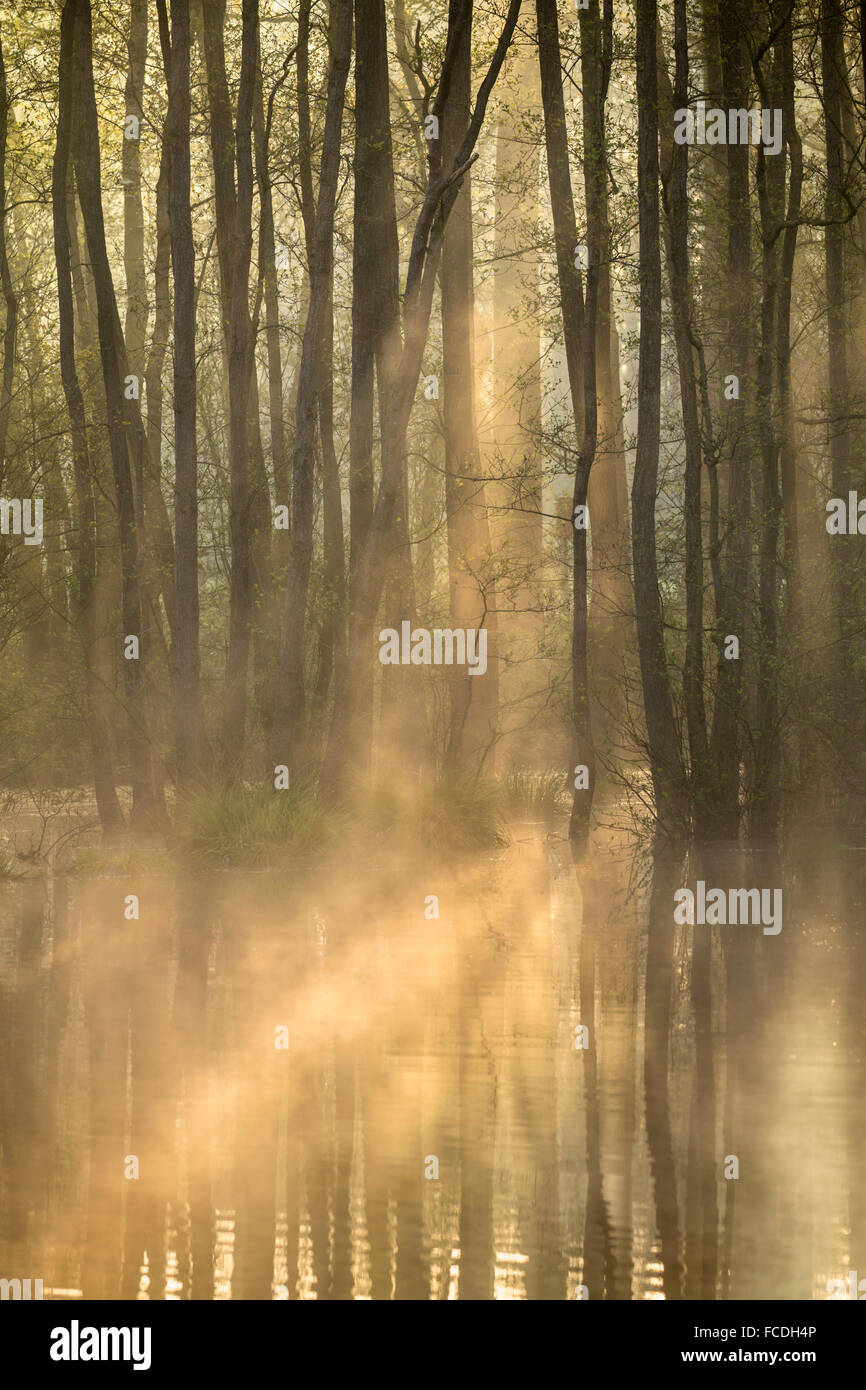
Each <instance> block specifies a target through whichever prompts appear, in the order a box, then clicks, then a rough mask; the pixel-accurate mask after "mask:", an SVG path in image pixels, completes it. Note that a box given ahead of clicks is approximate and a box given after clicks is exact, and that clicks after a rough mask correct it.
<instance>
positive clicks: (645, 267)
mask: <svg viewBox="0 0 866 1390" xmlns="http://www.w3.org/2000/svg"><path fill="white" fill-rule="evenodd" d="M636 8H637V99H638V216H639V228H640V230H639V242H640V357H639V363H638V423H637V446H636V450H635V465H634V481H633V483H632V494H631V497H632V555H633V564H634V590H635V612H636V618H637V636H638V652H639V656H640V671H641V683H642V685H643V696H644V711H645V715H646V726H647V745H648V752H649V761H650V771H651V774H652V783H653V795H654V799H655V812H656V819H657V822H658V825H659V826H660V827H661V828H662V829H664V830H665V831H666V832H668V833H671V832H675V831H678V830H680V829H681V828H682V825H683V821H684V812H685V807H684V804H683V802H684V798H683V778H682V764H681V758H680V748H679V739H678V736H677V729H676V725H675V722H674V712H673V701H672V695H671V685H670V676H669V672H668V661H667V653H666V651H665V640H664V614H663V612H662V602H661V594H660V592H659V577H658V557H657V551H656V494H657V491H658V464H659V445H660V436H661V337H662V322H661V308H662V303H661V301H662V293H661V290H662V286H661V256H660V230H661V229H660V225H659V152H658V73H657V62H656V24H657V13H656V3H655V0H637V6H636Z"/></svg>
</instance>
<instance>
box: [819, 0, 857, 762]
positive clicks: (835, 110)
mask: <svg viewBox="0 0 866 1390" xmlns="http://www.w3.org/2000/svg"><path fill="white" fill-rule="evenodd" d="M843 35H844V18H843V9H842V4H841V0H822V4H821V78H822V83H823V88H824V141H825V158H826V167H827V189H826V195H825V206H824V216H825V219H826V222H827V225H826V227H825V230H824V256H825V283H826V290H827V376H828V393H827V397H828V404H829V410H828V414H829V417H830V461H831V482H832V487H833V495H834V497H842V498H845V499H846V500H847V497H848V492H849V490H850V489H852V488H854V486H855V481H854V479H855V473H854V469H853V467H852V461H851V436H850V427H849V424H848V420H847V416H848V413H849V411H850V408H851V407H850V399H849V362H848V344H847V327H848V315H847V305H846V276H845V227H844V222H845V217H846V207H847V205H846V201H845V158H844V150H843V141H842V85H843V82H844V81H845V51H844V40H843ZM830 546H831V559H832V561H833V574H834V578H835V587H836V601H837V605H838V615H839V616H838V623H839V636H840V646H839V661H838V669H837V701H836V709H835V723H836V729H837V733H836V739H837V750H838V753H839V756H840V757H841V758H842V759H845V758H846V757H847V756H849V753H850V748H851V746H852V740H851V736H850V733H849V731H850V730H853V729H855V728H856V727H857V725H856V714H855V709H856V695H855V677H854V673H853V671H852V668H851V654H852V632H853V628H854V625H855V624H858V623H859V619H858V616H857V614H858V604H857V587H858V586H857V563H856V559H855V549H856V546H857V540H856V538H854V537H851V536H844V535H841V536H834V537H833V538H832V540H831V542H830Z"/></svg>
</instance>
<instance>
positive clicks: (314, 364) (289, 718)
mask: <svg viewBox="0 0 866 1390" xmlns="http://www.w3.org/2000/svg"><path fill="white" fill-rule="evenodd" d="M332 15H333V21H334V27H333V31H332V34H331V53H332V59H331V68H330V73H329V77H328V98H327V108H326V114H325V130H324V137H323V143H322V161H321V170H320V175H319V195H318V200H317V203H316V218H315V232H314V238H313V261H312V264H311V266H310V304H309V309H308V312H307V322H306V326H305V329H304V344H303V349H302V352H301V366H300V371H299V381H298V399H297V404H296V408H295V443H294V459H293V466H292V552H291V556H290V558H289V576H288V583H287V585H286V596H285V607H284V612H283V624H282V632H281V638H280V659H279V668H278V677H277V690H276V697H275V700H274V723H273V729H272V732H271V751H272V753H273V760H274V762H275V763H285V764H286V766H287V767H288V768H289V772H290V775H294V774H295V773H297V772H298V771H300V770H301V768H302V767H303V766H304V765H305V761H306V759H305V751H304V738H303V730H302V721H303V711H304V634H305V629H306V610H307V597H308V592H309V584H310V571H311V568H312V562H313V491H314V487H313V485H314V478H315V437H316V418H317V414H318V409H319V393H320V391H321V386H322V358H323V346H324V343H325V319H326V316H327V313H328V309H329V306H330V284H331V272H332V266H333V255H334V244H333V238H334V210H335V204H336V196H337V182H338V178H339V172H340V132H341V129H342V124H343V105H344V100H345V91H346V80H347V78H348V75H349V63H350V60H351V44H352V6H351V0H335V3H334V7H333V11H332Z"/></svg>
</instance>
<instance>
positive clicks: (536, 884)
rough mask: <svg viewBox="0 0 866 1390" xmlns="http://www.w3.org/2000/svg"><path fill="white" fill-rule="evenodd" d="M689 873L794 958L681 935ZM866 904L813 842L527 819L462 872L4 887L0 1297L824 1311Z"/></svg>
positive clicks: (838, 1227)
mask: <svg viewBox="0 0 866 1390" xmlns="http://www.w3.org/2000/svg"><path fill="white" fill-rule="evenodd" d="M697 878H702V879H704V880H705V881H706V882H707V883H713V884H716V885H720V886H724V885H727V884H729V883H730V884H733V885H743V886H752V885H753V884H754V885H758V886H764V885H766V886H767V887H771V888H781V889H782V890H783V898H784V921H783V929H782V930H781V932H779V933H778V935H766V934H764V932H763V931H762V929H761V927H760V925H758V926H750V925H747V926H733V927H731V926H727V927H719V926H716V927H711V926H698V925H696V926H691V925H678V924H677V923H676V922H675V920H674V893H675V891H676V890H677V888H679V887H680V886H682V885H689V884H690V885H691V886H692V887H694V884H695V880H696V879H697ZM864 892H866V850H856V849H851V850H847V851H842V850H839V849H838V848H835V849H831V848H830V846H828V845H824V844H822V843H821V841H820V839H819V838H817V837H811V838H810V839H807V840H806V841H805V842H803V843H801V844H798V845H796V846H791V847H789V849H788V851H787V852H786V853H783V854H782V855H781V856H776V855H766V854H765V855H760V854H757V853H754V854H750V853H744V852H741V851H736V852H733V851H732V852H730V853H728V854H725V853H723V852H720V851H715V852H714V854H713V855H712V856H710V855H705V856H704V857H700V856H699V855H697V854H696V853H695V852H694V851H693V852H692V855H691V857H690V858H689V859H688V860H686V859H684V857H683V856H682V855H678V856H674V857H670V858H656V859H655V860H653V859H651V858H650V857H649V856H648V855H646V854H645V853H643V852H637V853H636V852H635V851H634V848H633V847H629V846H627V845H626V844H624V843H623V842H620V841H618V840H617V839H616V838H614V837H605V838H603V839H600V840H599V842H598V843H597V844H596V845H595V846H594V848H593V851H592V854H591V856H590V857H589V859H588V860H587V861H586V862H584V863H582V864H579V865H577V866H575V865H573V864H572V862H571V860H570V857H569V854H568V850H567V846H566V844H565V842H564V841H563V840H562V839H561V838H560V837H558V836H557V835H554V834H547V833H545V831H544V828H543V827H540V826H528V825H527V826H522V827H518V828H517V829H516V830H515V832H514V835H513V838H512V843H511V844H510V846H509V848H508V849H506V850H505V851H503V852H502V853H500V854H497V855H495V856H492V857H489V858H485V859H483V860H476V861H473V862H472V863H469V864H464V865H461V866H459V867H456V868H455V867H454V866H451V867H449V868H443V867H442V866H441V865H439V866H437V867H431V866H429V865H428V866H426V867H421V866H418V865H417V864H413V865H409V864H405V863H400V862H394V863H390V864H389V863H382V864H379V865H371V864H367V865H366V867H364V868H362V867H359V865H358V864H354V865H352V866H349V865H343V866H342V867H341V866H340V865H337V866H335V867H334V868H332V869H329V870H328V872H327V873H323V872H322V871H321V870H317V871H308V872H296V873H293V874H277V873H249V874H242V873H233V872H228V871H222V872H220V871H215V872H211V873H205V874H185V875H182V876H181V875H166V876H162V877H160V876H151V877H138V878H136V877H135V876H130V875H125V876H124V877H123V878H122V879H121V878H99V879H81V878H74V877H65V876H62V875H57V876H48V875H46V876H44V877H39V878H33V879H28V880H26V881H19V882H16V883H12V884H8V885H6V886H5V887H4V888H3V889H2V892H0V1277H6V1278H13V1277H18V1278H34V1279H35V1278H42V1279H43V1283H44V1290H45V1296H46V1297H55V1298H56V1297H77V1296H81V1295H82V1294H83V1296H84V1297H87V1298H98V1299H113V1298H126V1299H134V1298H157V1299H164V1298H175V1299H176V1298H180V1299H186V1298H196V1299H213V1298H216V1299H269V1298H286V1297H288V1298H291V1299H295V1298H302V1299H313V1298H330V1299H348V1298H374V1299H390V1298H396V1299H430V1298H433V1299H456V1298H461V1299H492V1298H496V1299H576V1298H586V1297H588V1298H589V1299H601V1298H608V1299H652V1298H669V1299H671V1298H683V1297H685V1298H693V1299H718V1298H748V1299H765V1298H786V1299H793V1298H807V1299H808V1298H826V1297H827V1296H828V1293H827V1281H828V1280H829V1279H833V1278H846V1279H847V1278H848V1274H849V1271H851V1270H859V1271H861V1274H862V1276H866V1184H864V1182H863V1177H864V1171H863V1170H864V1163H863V1156H864V1153H866V1103H864V1090H866V1087H864V1080H866V1016H864V1007H863V1000H864V997H866V931H864V924H863V899H864ZM130 894H135V895H136V897H137V898H138V917H137V918H135V917H134V916H127V915H126V914H128V913H132V912H134V911H135V905H134V903H132V902H131V901H130V898H129V895H130ZM430 895H435V898H436V899H438V903H436V902H434V901H432V900H431V896H430ZM437 908H438V917H437V916H434V915H433V914H434V912H435V911H436V910H437ZM583 1044H585V1045H583ZM735 1171H738V1176H726V1173H728V1174H733V1173H734V1172H735ZM864 1287H866V1286H864Z"/></svg>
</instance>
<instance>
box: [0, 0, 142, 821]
mask: <svg viewBox="0 0 866 1390" xmlns="http://www.w3.org/2000/svg"><path fill="white" fill-rule="evenodd" d="M77 8H78V5H77V0H67V3H66V4H65V5H64V8H63V14H62V17H61V23H60V69H59V83H58V103H57V145H56V148H55V152H54V165H53V171H52V178H51V202H52V210H53V220H54V257H55V264H56V268H57V295H58V310H59V336H60V376H61V380H62V383H63V391H64V395H65V397H66V404H67V408H68V410H69V418H70V422H71V426H72V438H71V446H72V465H73V472H74V476H75V495H76V503H77V518H76V520H77V534H78V549H77V557H76V558H77V578H78V605H79V606H78V621H79V630H80V634H81V642H82V650H83V655H84V665H85V671H86V675H87V705H88V722H89V725H90V744H91V752H92V756H93V770H94V790H95V794H96V804H97V808H98V811H99V819H100V822H101V824H102V828H103V830H104V831H106V833H111V832H114V831H117V830H120V829H122V827H123V824H124V821H123V812H122V810H121V808H120V802H119V801H118V798H117V791H116V788H115V783H114V766H113V759H112V753H111V737H110V725H109V721H108V719H107V717H106V712H105V701H104V698H103V697H102V683H101V681H100V677H99V672H98V670H97V669H96V667H95V665H94V660H93V657H94V642H95V640H96V637H97V633H96V624H95V622H94V601H95V585H96V512H95V505H94V490H93V477H92V474H91V464H90V458H89V454H88V448H87V419H86V415H85V408H84V396H83V394H82V391H81V385H80V382H79V379H78V372H77V369H76V364H75V309H74V298H73V290H72V266H71V246H70V236H69V223H68V193H67V186H68V181H69V167H70V156H71V143H72V130H73V126H74V123H75V121H76V120H77V119H78V112H77V110H76V102H75V94H76V82H75V70H74V66H73V58H74V43H75V22H76V12H77ZM0 95H2V94H0ZM2 109H3V111H4V113H5V110H6V103H5V100H4V101H3V103H2ZM7 324H8V320H7Z"/></svg>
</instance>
